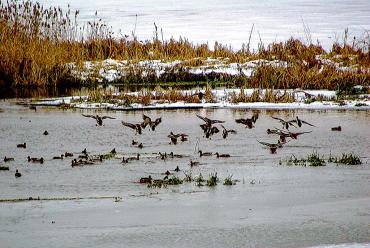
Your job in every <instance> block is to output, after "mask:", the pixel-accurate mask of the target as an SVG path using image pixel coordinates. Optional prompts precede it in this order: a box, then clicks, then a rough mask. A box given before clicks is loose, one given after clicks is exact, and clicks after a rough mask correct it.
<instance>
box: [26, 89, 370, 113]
mask: <svg viewBox="0 0 370 248" xmlns="http://www.w3.org/2000/svg"><path fill="white" fill-rule="evenodd" d="M240 91H241V90H240V89H238V88H234V89H223V90H219V89H218V90H212V94H213V96H214V98H215V99H214V100H215V102H212V103H211V102H206V100H204V99H203V100H202V102H201V103H186V102H183V101H178V102H168V101H166V102H158V101H152V102H151V103H150V104H149V105H143V104H141V103H131V104H125V102H124V101H123V100H117V101H116V102H115V103H108V102H102V103H97V102H91V101H89V99H88V97H87V96H71V97H60V98H49V99H42V100H36V101H33V102H32V103H31V104H32V105H40V106H60V105H62V104H66V105H68V106H69V107H72V108H80V109H111V110H142V109H146V110H150V109H181V108H230V109H238V108H240V109H242V108H249V109H250V108H253V109H366V110H369V109H370V95H363V96H362V98H361V99H356V100H343V101H335V98H336V93H335V91H329V90H307V91H303V90H287V91H286V92H287V93H289V94H293V95H294V98H295V102H291V103H270V102H239V103H232V102H231V95H232V94H237V95H238V94H240ZM254 91H255V90H254V89H245V90H244V93H245V95H246V96H251V95H252V93H253V92H254ZM199 92H200V91H196V90H184V91H182V93H183V94H188V95H189V94H196V93H199ZM203 92H204V91H203ZM284 92H285V90H275V91H274V93H275V94H276V95H282V94H284ZM152 93H153V94H155V92H154V91H153V92H152ZM264 93H265V90H260V94H261V95H263V94H264ZM123 94H126V93H123ZM127 94H129V95H134V96H138V95H140V94H141V93H140V92H130V93H127ZM115 95H119V94H115Z"/></svg>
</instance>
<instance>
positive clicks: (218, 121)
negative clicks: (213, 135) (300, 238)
mask: <svg viewBox="0 0 370 248" xmlns="http://www.w3.org/2000/svg"><path fill="white" fill-rule="evenodd" d="M210 121H211V123H212V124H215V123H225V121H220V120H210Z"/></svg>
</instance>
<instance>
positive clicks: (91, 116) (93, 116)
mask: <svg viewBox="0 0 370 248" xmlns="http://www.w3.org/2000/svg"><path fill="white" fill-rule="evenodd" d="M82 116H83V117H89V118H94V119H96V116H95V115H85V114H82Z"/></svg>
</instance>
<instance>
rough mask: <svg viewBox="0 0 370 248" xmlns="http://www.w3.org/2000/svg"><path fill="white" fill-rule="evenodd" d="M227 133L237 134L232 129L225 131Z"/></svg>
mask: <svg viewBox="0 0 370 248" xmlns="http://www.w3.org/2000/svg"><path fill="white" fill-rule="evenodd" d="M227 132H228V133H237V132H236V131H235V130H234V129H229V130H227Z"/></svg>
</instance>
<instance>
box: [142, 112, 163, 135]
mask: <svg viewBox="0 0 370 248" xmlns="http://www.w3.org/2000/svg"><path fill="white" fill-rule="evenodd" d="M143 120H144V121H143V122H142V123H141V124H140V125H141V127H142V128H146V126H147V125H149V126H150V128H151V129H152V131H155V128H156V127H157V126H158V125H159V124H160V123H161V122H162V117H159V118H157V119H155V120H154V121H152V119H151V118H150V117H149V116H147V115H144V114H143Z"/></svg>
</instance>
